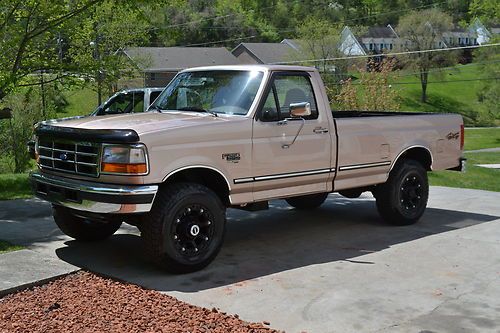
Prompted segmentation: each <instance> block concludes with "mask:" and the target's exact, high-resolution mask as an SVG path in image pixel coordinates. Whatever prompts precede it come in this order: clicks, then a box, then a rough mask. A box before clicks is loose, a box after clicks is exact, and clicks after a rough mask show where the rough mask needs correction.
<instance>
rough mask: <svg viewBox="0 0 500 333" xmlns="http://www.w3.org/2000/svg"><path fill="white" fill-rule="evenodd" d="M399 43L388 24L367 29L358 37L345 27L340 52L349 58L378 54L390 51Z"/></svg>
mask: <svg viewBox="0 0 500 333" xmlns="http://www.w3.org/2000/svg"><path fill="white" fill-rule="evenodd" d="M399 43H400V38H399V36H398V34H397V33H396V31H395V30H394V28H393V27H392V26H391V25H390V24H388V25H387V26H385V27H369V28H368V31H367V32H366V33H364V34H363V35H361V36H360V37H357V36H356V35H355V34H354V33H353V31H352V29H351V28H349V27H348V26H346V27H344V29H343V30H342V35H341V41H340V50H341V51H342V52H343V53H344V54H345V55H349V56H350V55H366V54H379V53H384V52H389V51H392V50H393V49H395V48H396V47H397V46H398V45H399Z"/></svg>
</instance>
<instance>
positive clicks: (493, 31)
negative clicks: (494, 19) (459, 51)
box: [469, 18, 500, 45]
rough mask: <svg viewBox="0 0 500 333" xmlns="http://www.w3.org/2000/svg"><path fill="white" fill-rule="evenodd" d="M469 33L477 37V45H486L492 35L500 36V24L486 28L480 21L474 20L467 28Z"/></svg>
mask: <svg viewBox="0 0 500 333" xmlns="http://www.w3.org/2000/svg"><path fill="white" fill-rule="evenodd" d="M469 31H471V32H473V33H475V34H476V35H477V44H479V45H482V44H487V43H488V42H489V41H490V40H491V38H492V37H493V35H498V34H500V24H491V25H490V26H489V28H487V27H486V26H485V25H484V24H483V22H481V20H480V19H478V18H475V19H474V20H473V21H472V23H471V24H470V26H469Z"/></svg>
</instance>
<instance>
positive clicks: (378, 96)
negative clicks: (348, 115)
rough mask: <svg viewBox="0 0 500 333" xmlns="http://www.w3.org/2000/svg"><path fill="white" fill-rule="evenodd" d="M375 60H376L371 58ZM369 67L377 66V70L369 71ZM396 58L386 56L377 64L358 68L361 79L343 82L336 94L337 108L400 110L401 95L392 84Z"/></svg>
mask: <svg viewBox="0 0 500 333" xmlns="http://www.w3.org/2000/svg"><path fill="white" fill-rule="evenodd" d="M370 61H372V62H374V60H370ZM367 67H368V68H369V67H377V70H376V71H373V70H372V71H368V70H367ZM394 67H395V60H394V59H390V58H386V59H383V60H382V61H379V62H377V63H376V64H375V63H374V64H368V66H365V67H364V68H358V69H357V70H358V73H359V80H357V81H356V82H355V83H353V82H352V79H351V78H348V79H346V80H343V81H342V82H341V89H340V92H339V93H338V94H337V95H336V96H335V99H334V101H335V108H336V109H339V110H363V111H368V110H373V111H387V110H389V111H395V110H399V108H400V104H399V102H398V100H399V95H398V93H397V91H396V90H395V89H394V88H393V87H392V86H391V84H390V82H391V81H392V80H394V75H393V74H394V71H393V70H394Z"/></svg>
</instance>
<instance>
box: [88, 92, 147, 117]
mask: <svg viewBox="0 0 500 333" xmlns="http://www.w3.org/2000/svg"><path fill="white" fill-rule="evenodd" d="M143 111H144V92H142V91H133V92H120V93H118V94H116V95H114V96H113V97H111V98H110V99H109V100H108V101H106V102H105V103H104V104H103V106H102V107H99V108H98V109H97V112H96V113H95V114H96V115H97V116H101V115H108V114H120V113H131V112H143Z"/></svg>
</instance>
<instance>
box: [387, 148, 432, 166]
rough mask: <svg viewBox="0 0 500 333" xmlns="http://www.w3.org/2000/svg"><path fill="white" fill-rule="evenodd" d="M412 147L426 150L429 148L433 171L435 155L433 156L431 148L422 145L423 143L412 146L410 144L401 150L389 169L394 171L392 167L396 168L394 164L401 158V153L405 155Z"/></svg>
mask: <svg viewBox="0 0 500 333" xmlns="http://www.w3.org/2000/svg"><path fill="white" fill-rule="evenodd" d="M412 148H423V149H425V150H427V152H428V153H429V156H430V157H431V165H430V169H431V171H432V165H433V164H434V156H432V152H431V150H430V149H429V148H427V147H425V146H421V145H412V146H409V147H406V148H405V149H403V150H401V152H400V153H399V154H398V155H397V156H396V158H395V159H394V160H393V163H392V165H391V168H390V169H389V172H391V171H392V169H393V168H394V166H395V165H396V162H397V161H398V160H399V158H400V157H401V155H403V154H404V153H406V152H407V151H408V150H410V149H412Z"/></svg>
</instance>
